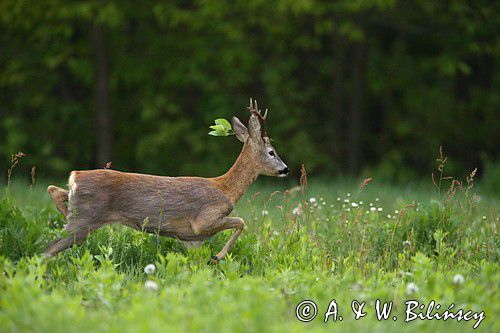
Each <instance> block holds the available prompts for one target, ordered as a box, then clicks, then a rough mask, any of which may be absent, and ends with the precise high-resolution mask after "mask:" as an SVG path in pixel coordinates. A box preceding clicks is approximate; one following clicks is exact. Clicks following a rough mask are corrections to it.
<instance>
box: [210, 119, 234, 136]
mask: <svg viewBox="0 0 500 333" xmlns="http://www.w3.org/2000/svg"><path fill="white" fill-rule="evenodd" d="M210 128H211V129H212V131H210V132H208V134H209V135H212V136H229V135H232V134H234V132H233V129H232V127H231V124H230V123H229V121H227V120H226V119H224V118H219V119H215V125H212V126H210Z"/></svg>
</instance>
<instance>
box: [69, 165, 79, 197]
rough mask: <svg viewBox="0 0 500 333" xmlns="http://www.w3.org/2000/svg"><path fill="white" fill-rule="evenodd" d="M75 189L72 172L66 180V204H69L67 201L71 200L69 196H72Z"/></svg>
mask: <svg viewBox="0 0 500 333" xmlns="http://www.w3.org/2000/svg"><path fill="white" fill-rule="evenodd" d="M77 187H78V185H77V184H76V182H75V173H74V172H72V173H71V175H70V176H69V179H68V188H69V192H68V202H69V200H71V196H73V194H74V193H75V191H76V188H77Z"/></svg>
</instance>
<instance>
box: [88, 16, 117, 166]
mask: <svg viewBox="0 0 500 333" xmlns="http://www.w3.org/2000/svg"><path fill="white" fill-rule="evenodd" d="M91 34H92V46H93V49H94V57H95V95H94V113H95V120H96V126H95V130H96V133H95V135H96V147H95V158H94V159H95V164H96V167H99V168H102V167H103V166H104V165H105V164H106V163H107V162H110V161H111V152H112V148H113V126H112V123H111V110H110V106H109V68H108V54H107V51H106V38H105V33H104V29H103V27H101V26H99V25H97V24H95V25H93V26H92V31H91Z"/></svg>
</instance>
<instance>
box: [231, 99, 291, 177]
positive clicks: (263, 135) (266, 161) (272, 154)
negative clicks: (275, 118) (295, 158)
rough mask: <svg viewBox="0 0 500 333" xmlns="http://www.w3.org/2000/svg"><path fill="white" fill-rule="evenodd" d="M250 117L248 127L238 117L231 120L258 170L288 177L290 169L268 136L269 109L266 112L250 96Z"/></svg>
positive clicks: (261, 172)
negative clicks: (267, 119)
mask: <svg viewBox="0 0 500 333" xmlns="http://www.w3.org/2000/svg"><path fill="white" fill-rule="evenodd" d="M248 110H249V111H250V119H249V120H248V127H247V126H245V125H243V123H242V122H241V121H240V120H239V119H238V118H237V117H233V118H232V120H231V123H232V126H233V130H234V132H235V134H236V137H237V138H238V140H240V141H241V142H243V144H244V146H247V147H248V151H249V154H250V155H251V158H252V160H253V161H254V163H255V164H256V167H257V170H256V171H257V172H258V174H261V175H266V176H275V177H286V176H288V174H289V173H290V170H289V169H288V167H287V166H286V164H285V163H283V161H282V160H281V158H280V157H279V156H278V153H277V152H276V149H274V147H273V146H272V145H271V140H270V139H269V137H268V136H267V131H266V118H267V109H266V111H265V112H264V114H262V113H261V111H260V110H259V108H258V106H257V101H255V102H254V101H253V100H252V99H251V98H250V106H249V107H248Z"/></svg>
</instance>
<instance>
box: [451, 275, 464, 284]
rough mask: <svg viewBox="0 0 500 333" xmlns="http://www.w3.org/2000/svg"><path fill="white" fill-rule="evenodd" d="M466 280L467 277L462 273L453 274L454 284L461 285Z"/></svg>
mask: <svg viewBox="0 0 500 333" xmlns="http://www.w3.org/2000/svg"><path fill="white" fill-rule="evenodd" d="M464 282H465V278H464V276H463V275H462V274H455V276H453V283H454V284H456V285H461V284H462V283H464Z"/></svg>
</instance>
